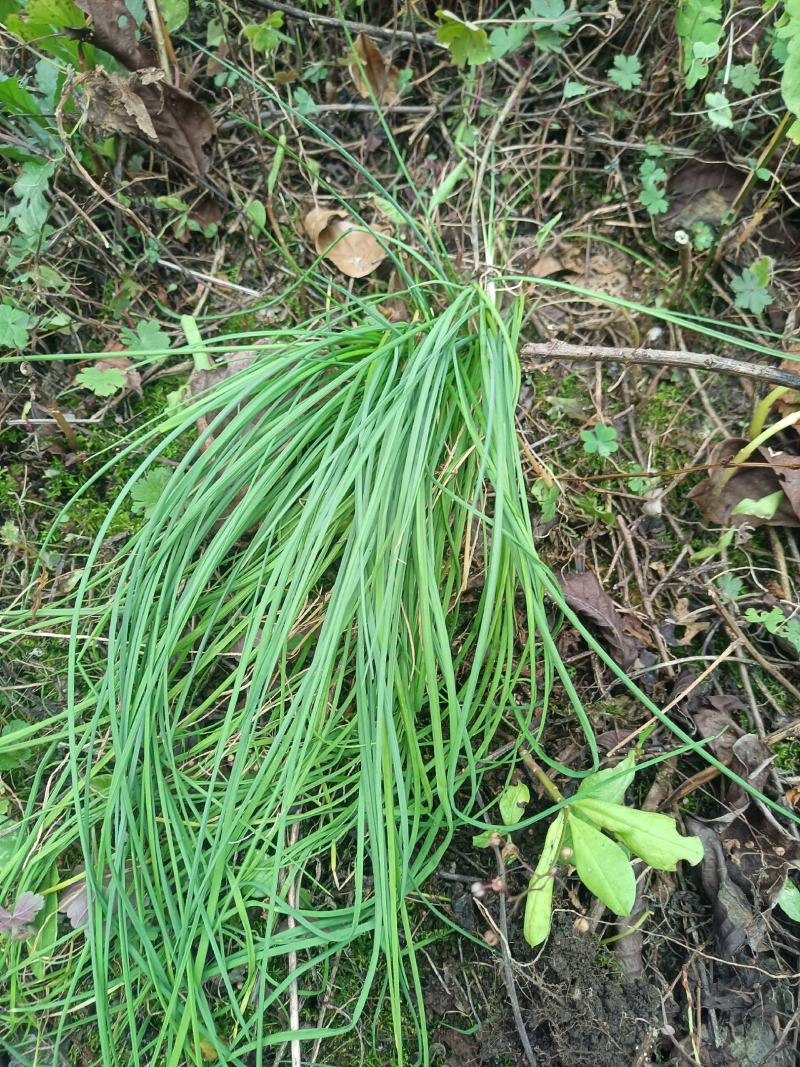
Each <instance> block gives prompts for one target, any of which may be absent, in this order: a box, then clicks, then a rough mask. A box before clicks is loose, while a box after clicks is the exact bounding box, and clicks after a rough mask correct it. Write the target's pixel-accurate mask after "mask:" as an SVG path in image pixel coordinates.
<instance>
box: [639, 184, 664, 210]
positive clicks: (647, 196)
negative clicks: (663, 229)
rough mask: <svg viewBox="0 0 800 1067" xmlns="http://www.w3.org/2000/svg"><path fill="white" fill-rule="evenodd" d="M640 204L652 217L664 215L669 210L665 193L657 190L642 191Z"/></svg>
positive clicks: (646, 189) (647, 189)
mask: <svg viewBox="0 0 800 1067" xmlns="http://www.w3.org/2000/svg"><path fill="white" fill-rule="evenodd" d="M639 203H640V204H642V205H643V206H644V207H646V208H647V210H648V212H649V213H650V214H651V215H663V214H664V212H665V211H667V210H668V208H669V203H668V201H667V198H666V196H665V195H664V193H663V192H662V191H661V190H660V189H655V188H645V189H642V191H641V192H640V193H639Z"/></svg>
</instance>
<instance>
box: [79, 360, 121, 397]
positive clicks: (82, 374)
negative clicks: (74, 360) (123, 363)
mask: <svg viewBox="0 0 800 1067" xmlns="http://www.w3.org/2000/svg"><path fill="white" fill-rule="evenodd" d="M75 383H76V385H82V386H83V388H84V389H88V390H89V391H90V392H92V393H94V395H95V396H113V395H114V393H118V392H119V391H120V389H123V388H124V387H125V371H124V370H122V369H121V368H119V367H84V368H83V370H81V371H78V373H77V374H76V375H75Z"/></svg>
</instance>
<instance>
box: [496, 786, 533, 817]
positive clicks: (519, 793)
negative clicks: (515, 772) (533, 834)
mask: <svg viewBox="0 0 800 1067" xmlns="http://www.w3.org/2000/svg"><path fill="white" fill-rule="evenodd" d="M530 799H531V791H530V789H528V787H527V785H525V783H524V782H517V783H515V784H514V785H509V786H506V788H505V789H504V790H503V792H502V793H501V794H500V798H499V799H498V801H497V803H498V806H499V808H500V818H501V819H502V820H503V825H504V826H515V825H516V824H517V823H518V822H519V821H520V819H521V818H522V813H523V812H524V810H525V807H526V805H527V803H528V801H529V800H530Z"/></svg>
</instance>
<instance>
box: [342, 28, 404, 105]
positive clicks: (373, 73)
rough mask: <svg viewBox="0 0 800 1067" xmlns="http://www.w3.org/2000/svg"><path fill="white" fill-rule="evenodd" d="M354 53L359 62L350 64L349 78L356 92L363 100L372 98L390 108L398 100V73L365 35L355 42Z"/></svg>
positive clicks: (357, 38)
mask: <svg viewBox="0 0 800 1067" xmlns="http://www.w3.org/2000/svg"><path fill="white" fill-rule="evenodd" d="M355 53H356V55H357V56H358V58H359V60H360V61H361V65H360V66H359V64H358V63H355V62H353V63H351V64H350V77H351V78H352V79H353V84H354V85H355V87H356V89H357V90H358V95H359V96H361V97H363V98H364V99H365V100H369V99H370V98H371V97H372V96H374V97H375V99H376V100H377V101H378V103H379V104H385V105H386V106H387V107H391V106H392V104H396V103H397V102H398V100H399V99H400V93H399V92H398V91H397V79H398V77H399V72H398V70H397V67H393V66H391V65H390V64H389V63H387V61H386V60H385V59H384V57H383V54H382V53H381V51H380V49H379V48H378V47H377V45H376V44H375V43H374V41H372V40H371V39H370V38H369V37H367V35H366V34H365V33H360V34H359V35H358V37H356V41H355Z"/></svg>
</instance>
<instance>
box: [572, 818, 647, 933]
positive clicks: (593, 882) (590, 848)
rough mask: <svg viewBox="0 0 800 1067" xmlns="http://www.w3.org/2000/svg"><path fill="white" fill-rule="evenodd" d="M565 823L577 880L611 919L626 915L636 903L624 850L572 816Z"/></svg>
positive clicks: (594, 828)
mask: <svg viewBox="0 0 800 1067" xmlns="http://www.w3.org/2000/svg"><path fill="white" fill-rule="evenodd" d="M584 803H586V804H590V803H601V801H594V802H593V801H588V800H587V801H585V802H584ZM576 807H577V805H576ZM581 807H583V804H581ZM567 821H568V825H569V829H570V833H571V835H572V848H573V852H574V860H575V867H576V869H577V871H578V877H579V878H580V880H581V881H582V882H583V884H584V885H585V886H586V888H587V889H588V890H589V892H591V893H594V895H595V896H596V897H597V898H598V900H602V902H603V903H604V904H605V906H606V907H607V908H609V909H610V910H611V911H613V912H614V914H615V915H630V913H631V911H632V909H633V905H634V901H635V900H636V876H635V875H634V873H633V867H631V862H630V860H629V859H628V857H627V856H626V854H625V852H624V850H623V849H622V848H620V846H619V845H618V844H616V842H614V841H612V840H611V838H610V837H606V835H605V834H602V833H600V831H599V830H598V829H597V828H596V827H594V826H592V825H591V823H588V822H585V821H584V820H583V819H581V818H580V817H579V816H577V815H575V814H573V813H572V812H569V813H568V815H567Z"/></svg>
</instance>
